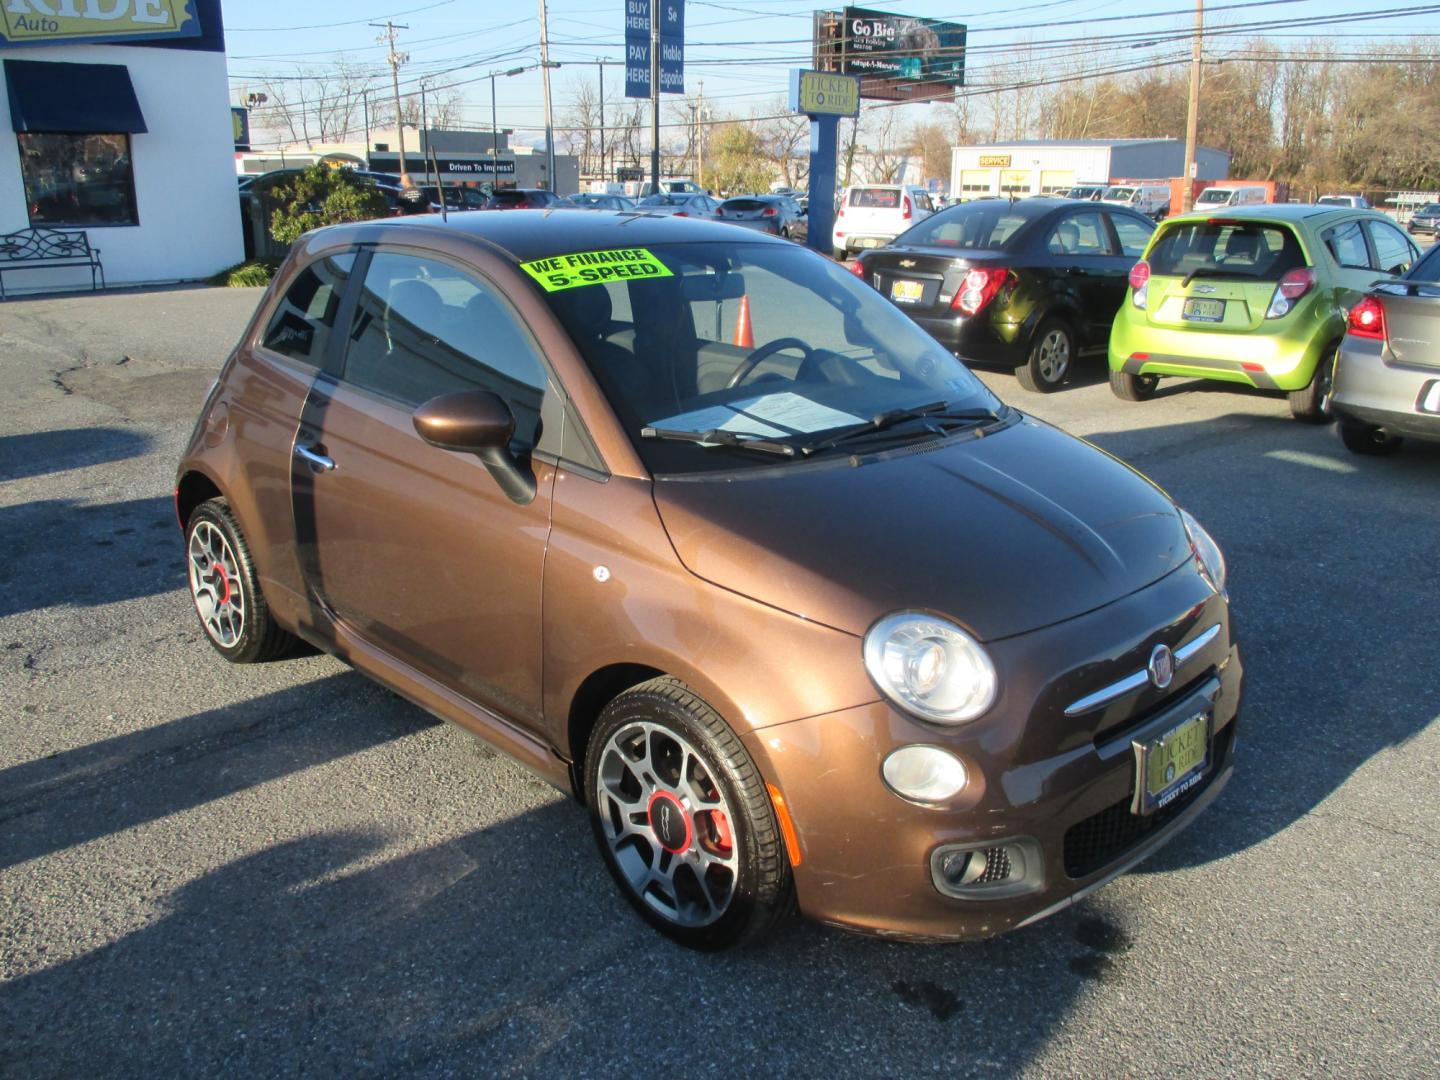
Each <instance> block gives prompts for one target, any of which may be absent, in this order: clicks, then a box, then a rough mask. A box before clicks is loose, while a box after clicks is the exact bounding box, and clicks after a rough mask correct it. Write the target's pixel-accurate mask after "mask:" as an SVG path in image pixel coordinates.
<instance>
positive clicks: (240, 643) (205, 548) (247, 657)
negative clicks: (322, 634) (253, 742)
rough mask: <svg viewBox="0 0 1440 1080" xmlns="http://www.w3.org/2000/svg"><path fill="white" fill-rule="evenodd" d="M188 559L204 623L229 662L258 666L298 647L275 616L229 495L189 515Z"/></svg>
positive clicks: (197, 608) (192, 588)
mask: <svg viewBox="0 0 1440 1080" xmlns="http://www.w3.org/2000/svg"><path fill="white" fill-rule="evenodd" d="M185 562H186V569H187V571H188V576H189V579H190V597H191V599H193V600H194V601H195V613H196V614H197V615H198V616H199V617H200V625H201V626H202V627H203V628H204V630H205V636H206V638H208V639H209V641H210V644H211V645H213V646H214V647H215V651H216V652H218V653H219V654H220V655H221V656H223V657H225V659H226V660H229V661H230V662H231V663H234V664H254V663H259V662H262V661H265V660H276V659H279V658H280V657H282V656H284V655H286V654H287V653H289V652H291V651H292V650H293V649H294V648H295V646H296V644H297V639H296V638H295V637H294V635H292V634H290V633H289V632H288V631H286V630H283V629H281V627H280V625H279V624H278V623H277V622H276V621H275V619H274V617H273V616H272V615H271V614H270V608H269V606H268V605H267V604H266V603H265V597H264V596H263V595H262V594H261V592H260V583H259V581H258V580H257V578H256V576H255V566H254V564H253V563H252V562H251V559H250V548H249V547H248V546H247V545H246V543H245V536H244V534H243V533H241V531H240V526H239V525H238V524H237V523H236V521H235V518H234V515H232V514H231V513H230V507H229V505H228V504H227V503H226V502H225V500H224V499H211V500H209V501H208V502H203V503H201V504H200V505H199V506H197V507H196V508H195V510H194V512H193V513H192V514H191V515H190V521H189V522H188V523H187V525H186V527H185Z"/></svg>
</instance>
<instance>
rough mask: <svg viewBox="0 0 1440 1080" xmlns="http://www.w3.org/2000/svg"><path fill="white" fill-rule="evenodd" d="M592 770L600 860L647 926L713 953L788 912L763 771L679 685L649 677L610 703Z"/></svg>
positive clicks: (786, 870)
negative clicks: (760, 770)
mask: <svg viewBox="0 0 1440 1080" xmlns="http://www.w3.org/2000/svg"><path fill="white" fill-rule="evenodd" d="M585 762H586V765H585V797H586V802H587V803H588V804H589V806H590V810H591V823H592V825H593V826H594V830H595V839H596V841H597V842H598V844H599V846H600V851H601V854H602V856H603V857H604V859H605V863H606V865H607V866H608V867H609V869H610V873H611V874H612V875H613V876H614V878H615V880H616V882H617V883H618V884H619V886H620V889H621V891H622V892H623V893H624V894H625V897H626V899H627V900H629V901H630V903H631V904H633V905H634V907H635V908H636V910H638V911H639V912H640V914H641V915H643V916H644V917H645V919H646V920H647V921H648V922H650V924H651V925H652V926H654V927H656V928H657V929H658V930H660V931H661V932H662V933H664V934H665V935H667V936H668V937H670V938H672V939H674V940H675V941H677V942H679V943H680V944H682V945H686V946H689V947H690V948H694V949H704V950H718V949H726V948H730V947H731V946H734V945H739V944H742V943H744V942H746V941H749V940H752V939H754V938H757V937H759V936H761V935H762V934H764V933H765V932H766V931H767V930H769V929H770V928H771V927H772V926H773V925H774V924H775V923H776V922H777V921H778V920H779V919H781V918H782V917H784V916H785V915H786V914H788V912H789V911H790V909H791V906H792V903H793V901H792V896H793V884H792V880H791V876H790V864H789V861H788V859H787V858H786V855H785V848H784V844H783V842H782V840H781V838H780V830H779V826H778V825H777V823H776V820H775V813H774V810H773V808H772V807H771V805H770V798H769V795H768V793H767V792H766V788H765V784H764V782H763V781H762V780H761V778H760V772H759V770H758V769H756V767H755V763H754V762H753V761H752V760H751V758H750V755H749V754H748V753H747V752H746V750H745V747H744V745H743V744H742V743H741V742H740V740H739V739H738V738H737V737H736V736H735V733H734V732H733V731H731V730H730V728H729V726H727V725H726V723H725V721H724V720H722V719H721V718H720V716H719V714H717V713H716V712H715V710H713V709H711V708H710V707H709V706H708V705H706V704H705V703H704V702H703V701H701V700H700V699H699V698H698V697H696V696H695V695H694V694H693V693H691V692H690V690H689V689H688V688H687V687H686V686H685V685H684V684H683V683H681V682H679V681H678V680H676V679H672V678H660V679H652V680H651V681H650V682H646V683H642V684H641V685H639V686H636V687H634V688H632V689H630V690H627V691H626V692H625V693H623V694H621V695H620V696H619V697H617V698H615V700H614V701H612V702H610V704H609V705H607V706H606V707H605V710H604V712H602V713H601V715H600V720H599V723H597V724H596V726H595V730H594V732H593V733H592V734H591V737H590V745H589V748H588V750H587V752H586V758H585Z"/></svg>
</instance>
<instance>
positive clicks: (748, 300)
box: [525, 241, 1005, 475]
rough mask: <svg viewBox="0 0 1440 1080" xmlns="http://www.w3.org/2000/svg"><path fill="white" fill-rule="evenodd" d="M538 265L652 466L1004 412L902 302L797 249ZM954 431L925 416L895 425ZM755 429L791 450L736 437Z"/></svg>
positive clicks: (661, 250) (731, 245)
mask: <svg viewBox="0 0 1440 1080" xmlns="http://www.w3.org/2000/svg"><path fill="white" fill-rule="evenodd" d="M525 268H526V271H527V272H528V273H529V274H530V275H531V276H532V277H533V278H535V280H536V281H537V282H538V283H539V285H540V287H541V288H542V289H543V290H545V292H544V295H545V299H546V300H547V301H548V302H549V304H550V306H551V308H552V310H553V311H554V312H555V314H556V316H557V317H558V318H559V319H560V321H561V322H562V323H563V324H564V326H565V328H566V330H567V331H568V332H569V333H570V335H571V337H572V338H573V339H574V341H575V344H576V346H577V347H578V348H579V350H580V352H581V353H582V354H583V356H584V357H585V360H586V362H587V363H588V364H589V366H590V369H591V371H592V372H593V373H594V375H595V378H596V380H597V381H598V382H599V383H600V385H601V387H602V388H603V389H604V391H605V394H606V396H607V397H608V398H609V400H610V403H611V405H612V407H613V408H614V410H615V414H616V416H617V417H618V418H619V420H620V423H621V424H622V425H623V426H624V428H625V431H626V432H627V434H628V435H629V436H630V438H631V440H632V441H633V442H634V444H635V447H636V450H637V452H638V453H639V454H640V457H641V459H642V460H643V461H644V463H645V465H646V467H647V468H648V469H649V470H650V471H651V472H652V473H653V474H655V475H671V474H686V473H699V472H705V471H712V470H735V469H743V468H753V467H765V466H774V465H776V464H781V465H785V466H786V467H799V466H798V464H797V462H798V461H799V460H800V459H801V458H802V457H803V454H800V453H796V452H795V450H796V448H802V447H805V446H808V445H812V444H814V443H815V442H816V441H817V440H823V438H824V437H825V436H826V433H830V434H833V433H835V432H836V431H840V430H844V429H847V428H851V427H854V426H855V425H857V424H861V423H862V422H866V421H871V420H873V419H874V418H875V417H877V416H881V415H882V414H886V413H893V412H894V411H895V410H909V409H916V408H918V407H920V406H926V407H929V408H930V411H931V412H934V411H935V410H934V408H933V407H934V406H935V403H937V402H941V403H943V408H944V411H945V412H946V413H952V412H953V413H970V412H972V411H974V412H976V413H977V414H979V413H986V414H988V413H1004V412H1005V409H1004V406H1002V405H1001V404H1000V402H999V401H998V400H997V399H996V398H995V397H994V395H992V394H991V393H990V391H989V390H987V389H986V388H985V386H984V385H983V384H982V383H981V382H980V381H979V380H978V379H976V378H975V376H974V375H972V374H971V373H970V372H969V371H968V370H967V369H966V368H965V366H964V365H963V364H961V363H960V362H959V361H958V360H956V359H955V357H954V356H952V355H951V354H950V353H948V352H947V351H946V350H945V349H944V348H943V347H942V346H940V345H939V344H938V343H937V342H936V341H935V339H934V338H932V337H931V336H930V335H929V334H926V333H925V332H924V331H923V330H921V329H920V328H919V327H917V326H916V325H915V323H913V322H912V321H911V320H910V319H909V318H907V317H906V316H905V315H904V314H903V313H902V312H901V311H899V310H898V309H897V308H895V307H894V306H893V305H891V304H890V303H888V302H886V301H885V300H884V298H883V297H881V296H880V295H879V294H878V293H876V292H875V291H874V290H873V289H871V288H869V287H868V286H866V285H865V284H864V283H863V282H861V281H860V280H859V279H858V278H856V277H855V275H854V274H851V273H850V272H848V271H847V270H845V269H843V268H842V267H840V266H839V265H837V264H835V263H833V262H831V261H830V260H828V259H825V258H822V257H820V256H818V255H816V254H815V253H814V252H811V251H806V250H805V249H803V248H799V247H796V246H794V245H790V244H755V243H745V242H743V241H741V242H739V243H735V242H729V241H726V242H719V243H716V242H709V243H697V244H665V245H654V246H652V247H649V248H643V249H640V248H637V249H623V250H616V251H605V252H585V253H577V254H571V255H568V256H567V255H563V254H562V255H558V256H556V257H554V258H551V259H547V260H537V261H535V262H531V263H527V264H525ZM927 425H928V426H927ZM941 427H942V425H940V424H939V423H938V421H935V420H933V419H928V420H923V419H922V420H920V421H917V422H916V423H914V424H911V423H897V424H895V425H894V426H892V427H889V428H888V429H887V430H886V431H885V432H884V436H885V438H889V439H903V438H914V437H916V436H920V437H925V436H926V435H927V432H931V431H937V430H940V429H941ZM646 429H649V430H650V433H651V436H650V437H647V436H645V435H644V434H642V433H643V432H645V431H646ZM657 436H658V437H657ZM687 436H688V437H689V440H690V441H682V440H684V439H686V437H687ZM697 436H708V437H705V438H703V439H697V438H696V437H697ZM877 438H879V433H878V432H877ZM747 440H763V441H765V442H767V443H769V444H770V447H771V448H772V450H773V449H774V448H775V447H777V446H778V447H779V449H780V450H783V451H789V452H791V453H792V455H793V456H792V459H791V460H790V461H788V462H787V461H786V459H785V457H782V456H776V454H775V453H760V452H757V451H758V450H759V449H760V447H756V446H752V447H750V448H748V449H747V448H745V447H744V446H735V445H726V444H727V443H731V442H745V441H747ZM883 444H884V440H883V439H882V440H881V443H880V445H883ZM845 445H846V448H847V449H855V447H854V446H853V445H852V444H850V443H846V444H845ZM867 446H868V444H867Z"/></svg>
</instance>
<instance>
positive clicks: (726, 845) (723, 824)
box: [707, 810, 735, 853]
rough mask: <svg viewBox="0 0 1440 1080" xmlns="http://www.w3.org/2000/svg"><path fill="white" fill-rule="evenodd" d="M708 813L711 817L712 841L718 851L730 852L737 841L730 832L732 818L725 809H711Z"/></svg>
mask: <svg viewBox="0 0 1440 1080" xmlns="http://www.w3.org/2000/svg"><path fill="white" fill-rule="evenodd" d="M707 813H708V814H709V817H710V829H709V830H708V831H709V834H710V835H709V840H710V842H711V843H712V844H713V845H714V847H715V850H716V852H717V853H728V852H729V851H730V849H731V848H732V847H733V846H734V843H735V838H734V836H732V835H731V833H730V819H729V818H727V817H726V816H725V811H723V810H710V811H707Z"/></svg>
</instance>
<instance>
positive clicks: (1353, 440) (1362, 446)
mask: <svg viewBox="0 0 1440 1080" xmlns="http://www.w3.org/2000/svg"><path fill="white" fill-rule="evenodd" d="M1336 426H1338V427H1339V428H1340V441H1341V442H1343V443H1344V444H1345V449H1347V450H1349V451H1350V452H1351V453H1355V454H1365V455H1366V456H1369V457H1375V456H1384V455H1386V454H1393V453H1394V452H1395V451H1396V450H1398V449H1400V445H1401V443H1403V442H1404V440H1403V439H1401V438H1400V437H1399V436H1398V435H1388V434H1386V432H1385V429H1384V428H1381V427H1376V426H1375V425H1374V424H1362V423H1361V422H1360V421H1358V420H1347V419H1345V418H1344V417H1341V419H1340V423H1339V424H1338V425H1336Z"/></svg>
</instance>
